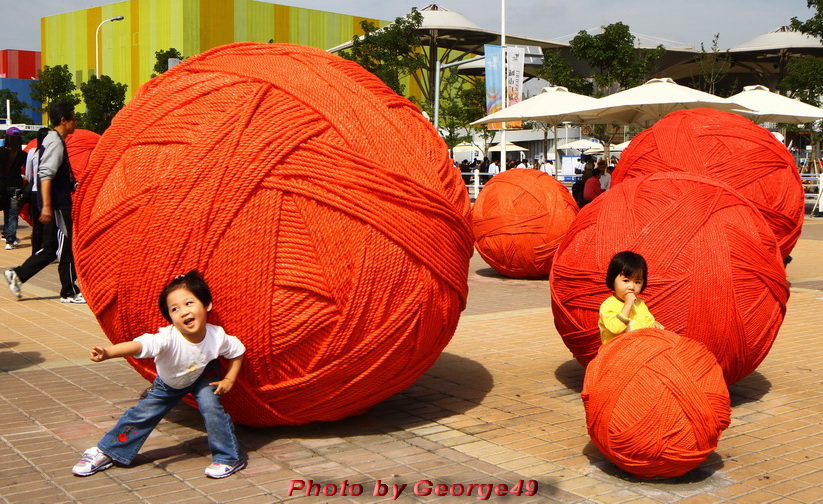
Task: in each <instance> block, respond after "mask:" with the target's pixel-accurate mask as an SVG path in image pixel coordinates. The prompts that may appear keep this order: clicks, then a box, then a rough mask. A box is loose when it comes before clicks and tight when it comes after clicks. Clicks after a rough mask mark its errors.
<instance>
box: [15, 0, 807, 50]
mask: <svg viewBox="0 0 823 504" xmlns="http://www.w3.org/2000/svg"><path fill="white" fill-rule="evenodd" d="M109 3H114V2H111V1H105V0H3V4H2V5H3V7H2V11H1V12H0V49H26V50H38V49H39V44H40V42H39V41H40V22H39V18H40V17H42V16H49V15H53V14H59V13H62V12H69V11H72V10H77V9H84V8H87V7H92V6H98V5H105V4H109ZM270 3H279V4H285V5H296V6H300V7H306V8H311V9H319V10H328V11H333V12H341V13H344V14H355V15H363V16H370V17H376V18H379V19H394V18H396V17H398V16H402V15H403V14H405V13H407V12H409V11H410V10H411V8H412V7H418V8H422V7H424V6H426V5H427V3H425V2H423V3H420V2H414V1H401V0H344V1H340V0H279V1H276V2H274V1H272V2H270ZM439 3H440V5H442V6H443V7H446V8H447V9H449V10H452V11H457V12H461V13H463V14H464V15H465V16H466V17H468V18H469V19H470V20H471V21H473V22H475V23H476V24H478V25H480V26H482V27H484V28H488V29H493V30H499V29H500V6H501V0H443V1H442V2H439ZM792 16H796V17H798V18H800V19H807V18H809V17H811V11H810V10H809V9H808V8H807V6H806V0H680V1H679V2H672V1H667V0H620V1H615V0H506V20H507V23H506V25H507V29H506V32H507V33H510V34H515V35H526V36H531V37H537V38H543V39H549V40H552V39H560V38H563V37H564V36H567V37H566V40H568V38H569V37H568V36H569V35H573V34H575V33H577V32H578V31H579V30H586V29H590V28H596V27H598V26H600V25H606V24H610V23H615V22H617V21H622V22H623V23H626V24H628V25H629V26H630V27H631V29H632V31H633V32H635V33H638V34H643V35H648V36H653V37H659V38H662V39H667V40H671V41H674V42H679V43H681V44H683V45H693V46H695V47H696V48H698V49H699V47H700V43H701V42H702V43H704V44H705V46H706V47H707V48H708V47H709V46H710V45H711V41H712V37H713V36H714V34H716V33H719V34H720V46H721V48H724V49H725V48H730V47H734V46H736V45H739V44H742V43H743V42H746V41H748V40H749V39H752V38H754V37H755V36H757V35H760V34H761V33H765V32H767V31H770V30H772V29H774V28H778V27H779V26H781V25H783V24H788V22H789V20H790V19H791V18H792Z"/></svg>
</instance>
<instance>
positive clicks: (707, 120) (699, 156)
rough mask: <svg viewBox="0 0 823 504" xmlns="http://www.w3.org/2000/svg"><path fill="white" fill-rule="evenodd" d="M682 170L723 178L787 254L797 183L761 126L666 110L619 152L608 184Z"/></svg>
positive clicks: (799, 191) (792, 240)
mask: <svg viewBox="0 0 823 504" xmlns="http://www.w3.org/2000/svg"><path fill="white" fill-rule="evenodd" d="M670 171H674V172H687V173H696V174H700V175H706V176H708V177H710V178H714V179H717V180H720V181H722V182H725V183H726V184H728V185H730V186H731V187H732V188H733V189H735V190H737V191H738V192H740V194H742V195H743V196H745V197H746V198H748V200H749V201H751V202H752V203H753V204H754V206H755V207H757V209H758V210H759V211H760V213H761V214H763V217H765V218H766V222H768V223H769V227H771V229H772V231H773V232H774V235H775V237H777V242H778V244H779V245H780V250H781V254H782V256H783V257H787V256H788V255H789V254H790V253H791V251H792V248H793V247H794V245H795V244H796V243H797V240H798V239H799V238H800V231H801V227H802V226H803V218H804V214H805V199H804V194H803V185H802V183H801V181H800V175H799V173H798V170H797V165H796V164H795V162H794V158H793V157H792V155H791V153H789V151H788V149H786V147H785V146H784V145H783V144H782V143H780V142H779V141H778V140H777V139H776V138H775V137H774V135H772V134H771V133H770V132H769V131H768V130H767V129H765V128H762V127H760V126H758V125H756V124H754V123H753V122H751V121H750V120H748V119H746V118H744V117H741V116H739V115H737V114H733V113H731V112H721V111H719V110H712V109H692V110H681V111H678V112H672V113H671V114H669V115H667V116H665V117H664V118H663V119H661V120H659V121H657V122H656V123H655V124H654V126H652V127H651V128H649V129H647V130H645V131H643V132H642V133H640V134H639V135H637V136H636V137H635V138H634V139H633V140H632V141H631V144H629V147H628V148H627V149H626V150H625V151H623V153H622V155H621V156H620V163H619V164H618V165H617V167H616V168H615V170H614V173H613V174H612V187H614V186H616V185H618V184H620V183H621V182H622V181H624V180H628V179H631V178H634V177H639V176H642V175H647V174H649V173H658V172H670Z"/></svg>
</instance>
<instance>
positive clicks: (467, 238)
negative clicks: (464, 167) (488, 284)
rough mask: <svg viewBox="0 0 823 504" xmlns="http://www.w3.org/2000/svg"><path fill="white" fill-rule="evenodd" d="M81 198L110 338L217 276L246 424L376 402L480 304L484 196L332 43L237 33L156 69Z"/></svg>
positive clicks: (152, 327)
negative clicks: (183, 285)
mask: <svg viewBox="0 0 823 504" xmlns="http://www.w3.org/2000/svg"><path fill="white" fill-rule="evenodd" d="M398 160H403V161H404V162H402V163H401V162H398ZM76 196H77V197H76V200H75V201H76V208H75V215H76V217H75V219H76V221H75V222H76V229H77V232H76V240H75V256H76V263H77V269H78V273H79V277H80V281H81V283H82V288H83V292H84V294H85V296H86V299H87V300H88V304H89V307H90V308H91V309H92V311H93V312H94V314H95V315H96V317H97V319H98V321H99V323H100V325H101V326H102V328H103V330H104V332H105V333H106V335H107V336H108V338H109V339H110V340H111V341H112V342H114V343H117V342H121V341H128V340H132V339H134V338H135V337H137V336H139V335H140V334H143V333H154V332H156V331H157V329H158V328H159V327H162V326H165V325H168V323H167V322H166V321H165V320H164V319H163V318H162V316H161V315H160V313H159V310H158V309H157V296H158V294H159V292H160V290H161V289H162V288H163V286H165V285H166V284H167V283H168V282H169V281H171V280H172V279H173V278H174V277H175V276H177V275H180V274H183V273H185V272H186V271H189V270H191V269H197V270H199V271H200V272H201V273H202V274H203V276H204V278H205V279H206V281H207V282H208V283H209V286H210V287H211V290H212V294H213V297H214V309H213V310H212V312H211V313H210V314H209V322H210V323H212V324H216V325H220V326H222V327H223V328H224V329H225V330H226V332H227V333H228V334H231V335H234V336H237V337H238V338H239V339H240V340H241V341H242V342H243V343H244V344H245V345H246V348H247V352H246V355H245V358H244V362H243V366H242V369H241V372H240V377H239V379H238V380H237V382H236V384H235V386H234V388H233V389H232V390H231V392H230V393H229V394H227V395H225V396H224V397H223V398H222V399H223V404H224V406H225V407H226V408H227V410H228V411H229V413H230V414H231V415H232V417H233V418H234V420H235V421H237V422H239V423H242V424H246V425H251V426H271V425H297V424H304V423H307V422H312V421H318V420H322V421H332V420H337V419H340V418H343V417H346V416H349V415H352V414H357V413H362V412H363V411H364V410H366V409H367V408H368V407H370V406H372V405H374V404H376V403H378V402H380V401H382V400H384V399H386V398H388V397H390V396H391V395H393V394H395V393H397V392H399V391H402V390H404V389H405V388H407V387H408V386H410V385H411V384H412V383H413V382H414V381H415V380H416V379H417V378H418V377H419V376H420V375H421V374H422V373H423V372H424V371H425V370H426V369H428V368H429V367H430V366H431V365H432V364H433V363H434V361H435V360H436V359H437V358H438V356H439V354H440V352H441V350H442V349H443V348H444V347H445V345H446V344H447V343H448V342H449V340H450V338H451V336H452V335H453V333H454V330H455V327H456V324H457V321H458V317H459V314H460V312H461V310H462V309H463V308H464V307H465V301H466V294H467V290H468V289H467V283H466V282H467V276H468V262H469V258H470V257H471V254H472V245H473V237H472V232H471V224H470V221H469V216H470V204H469V199H468V194H467V192H466V189H465V187H464V185H463V183H462V181H461V179H460V175H459V173H458V172H457V171H456V170H455V169H454V168H453V166H452V164H451V161H450V159H449V157H448V151H447V149H446V146H445V144H444V143H443V141H442V139H441V138H440V137H439V135H438V134H437V132H436V131H435V130H434V128H433V127H432V126H431V124H430V123H429V122H428V121H427V120H426V119H425V118H424V117H423V115H422V114H421V113H420V111H419V110H418V109H417V108H416V107H415V106H414V105H413V104H411V103H410V102H409V101H407V100H406V99H404V98H402V97H400V96H398V95H397V94H395V93H394V92H393V91H391V90H390V89H389V88H388V87H386V86H385V85H384V84H383V83H382V82H381V81H379V80H378V79H377V78H376V77H374V76H373V75H371V74H370V73H368V72H367V71H366V70H364V69H363V68H362V67H360V66H359V65H357V64H355V63H353V62H350V61H347V60H344V59H342V58H340V57H337V56H334V55H332V54H329V53H327V52H325V51H322V50H319V49H314V48H309V47H303V46H297V45H286V44H254V43H239V44H231V45H227V46H222V47H218V48H215V49H213V50H210V51H208V52H205V53H203V54H200V55H197V56H194V57H191V58H187V59H186V60H185V61H184V62H182V63H181V64H179V65H177V66H176V67H175V68H173V69H171V70H169V71H168V72H166V73H164V74H162V75H161V76H158V77H155V78H153V79H152V80H151V81H149V82H148V83H146V84H145V85H144V86H143V87H141V88H140V90H139V91H138V93H137V94H136V96H135V97H134V98H133V99H132V100H131V101H130V102H129V103H128V104H127V105H126V107H125V108H123V110H122V111H121V112H120V113H119V114H118V115H117V116H116V117H115V119H114V120H113V122H112V125H111V127H110V128H109V129H108V130H107V131H106V133H105V134H104V135H103V138H102V139H101V140H100V142H99V144H98V146H97V148H96V149H95V151H94V154H93V155H92V158H91V161H90V163H89V166H88V168H87V169H86V173H85V176H84V178H83V180H82V181H81V183H80V187H79V189H78V192H77V193H76ZM130 362H131V363H132V365H133V366H134V367H135V368H136V369H137V370H138V371H139V372H140V373H141V374H142V375H143V376H144V377H146V378H147V379H149V380H152V379H153V378H154V376H155V371H154V367H153V361H152V360H151V359H141V360H136V359H130Z"/></svg>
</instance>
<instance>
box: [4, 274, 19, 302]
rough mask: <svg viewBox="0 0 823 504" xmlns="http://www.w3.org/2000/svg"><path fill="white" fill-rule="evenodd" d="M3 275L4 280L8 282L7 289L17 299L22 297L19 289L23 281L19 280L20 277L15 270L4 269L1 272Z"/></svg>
mask: <svg viewBox="0 0 823 504" xmlns="http://www.w3.org/2000/svg"><path fill="white" fill-rule="evenodd" d="M3 276H4V277H6V282H8V283H9V290H10V291H11V293H12V294H14V297H16V298H17V299H20V298H21V297H23V293H22V292H21V290H20V289H21V288H22V287H23V283H22V282H21V281H20V277H19V276H17V272H16V271H14V270H13V269H10V270H6V271H4V272H3Z"/></svg>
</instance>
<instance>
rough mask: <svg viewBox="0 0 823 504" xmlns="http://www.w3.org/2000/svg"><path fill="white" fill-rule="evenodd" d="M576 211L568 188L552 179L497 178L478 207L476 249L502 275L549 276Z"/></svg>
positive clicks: (518, 173)
mask: <svg viewBox="0 0 823 504" xmlns="http://www.w3.org/2000/svg"><path fill="white" fill-rule="evenodd" d="M577 211H578V209H577V204H576V203H575V202H574V199H573V198H572V196H571V194H570V193H569V191H568V189H566V188H565V187H564V186H563V184H561V183H560V182H558V181H557V180H555V179H554V177H552V176H551V175H548V174H547V173H544V172H541V171H538V170H528V169H526V170H524V169H517V170H507V171H505V172H503V173H500V174H497V175H495V176H494V177H492V179H491V180H490V181H489V182H488V183H487V184H486V185H485V187H484V188H483V190H482V191H481V192H480V195H479V196H478V197H477V201H475V203H474V208H473V209H472V224H473V226H474V236H475V247H476V248H477V251H478V252H479V253H480V255H481V256H482V257H483V259H484V260H485V261H486V262H487V263H488V264H489V265H490V266H491V267H492V268H494V269H495V270H496V271H497V272H498V273H500V274H502V275H505V276H508V277H512V278H540V277H545V276H546V275H548V274H549V270H550V269H551V265H552V259H553V258H554V253H555V252H556V251H557V247H558V246H559V245H560V241H561V240H562V239H563V237H564V236H565V235H566V232H567V231H568V230H569V227H570V226H571V223H572V221H573V220H574V218H575V216H576V215H577Z"/></svg>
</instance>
